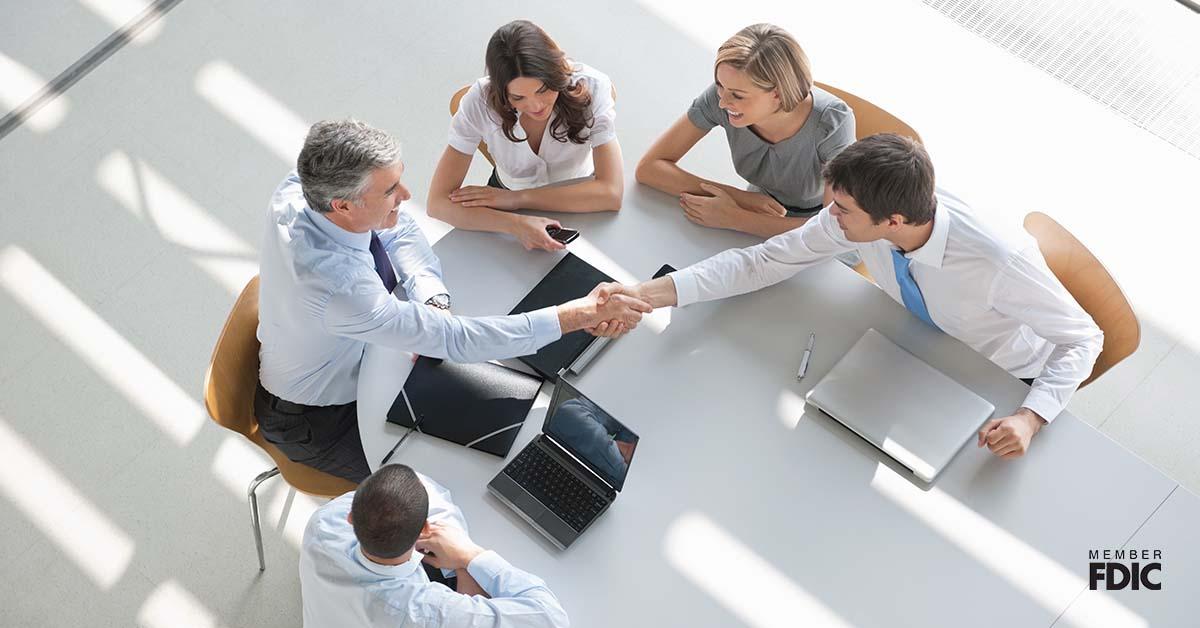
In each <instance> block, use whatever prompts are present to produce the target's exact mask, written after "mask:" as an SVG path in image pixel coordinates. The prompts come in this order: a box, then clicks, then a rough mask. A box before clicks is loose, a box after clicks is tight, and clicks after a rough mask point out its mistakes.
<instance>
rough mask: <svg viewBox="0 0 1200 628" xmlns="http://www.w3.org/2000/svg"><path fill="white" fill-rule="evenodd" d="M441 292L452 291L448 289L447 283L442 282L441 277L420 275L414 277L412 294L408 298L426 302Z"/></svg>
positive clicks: (447, 292) (448, 292)
mask: <svg viewBox="0 0 1200 628" xmlns="http://www.w3.org/2000/svg"><path fill="white" fill-rule="evenodd" d="M439 294H450V291H449V290H447V289H446V284H444V283H442V280H441V279H438V278H437V277H430V276H427V275H418V276H416V277H414V278H413V286H412V294H410V295H408V300H409V301H415V302H417V303H424V302H426V301H428V300H429V298H430V297H434V296H437V295H439Z"/></svg>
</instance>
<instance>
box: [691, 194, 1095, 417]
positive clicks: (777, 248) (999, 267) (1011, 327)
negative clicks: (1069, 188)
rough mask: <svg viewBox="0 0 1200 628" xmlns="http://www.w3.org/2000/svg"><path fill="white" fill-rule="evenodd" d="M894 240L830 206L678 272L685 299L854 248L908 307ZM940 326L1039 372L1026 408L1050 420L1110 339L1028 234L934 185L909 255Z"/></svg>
mask: <svg viewBox="0 0 1200 628" xmlns="http://www.w3.org/2000/svg"><path fill="white" fill-rule="evenodd" d="M895 248H896V247H895V246H894V245H893V244H892V243H891V242H888V241H887V240H877V241H875V242H867V243H856V242H850V241H849V240H847V239H846V237H845V233H844V232H843V231H842V229H841V227H839V226H838V223H837V219H836V218H835V217H834V216H833V215H832V214H830V212H829V209H828V208H825V209H823V210H821V212H820V213H819V214H817V216H816V217H814V218H813V219H811V220H809V221H808V222H807V223H805V224H804V225H803V226H802V227H799V228H797V229H794V230H792V231H789V232H787V233H783V234H780V235H777V236H775V237H773V238H771V239H769V240H767V241H766V242H764V243H762V244H760V245H757V246H752V247H749V248H745V249H732V250H729V251H725V252H723V253H719V254H717V255H715V256H713V257H711V258H709V259H707V260H704V261H702V262H700V263H698V264H696V265H694V266H691V267H689V268H686V269H683V270H681V271H678V272H676V273H672V275H671V277H672V279H673V280H674V281H675V288H676V291H677V293H678V297H679V305H681V306H682V305H687V304H689V303H694V302H696V301H708V300H711V299H719V298H723V297H727V296H732V295H735V294H744V293H746V292H750V291H753V290H757V289H759V288H763V287H765V286H769V285H772V284H775V283H778V282H780V281H783V280H785V279H787V278H788V277H791V276H792V275H794V274H796V273H797V272H799V271H801V270H803V269H804V268H807V267H809V266H812V265H813V264H816V263H818V262H821V261H824V260H826V259H828V258H830V257H832V256H834V255H837V254H838V253H842V252H844V251H849V250H852V249H856V250H857V251H858V252H859V255H861V256H862V259H863V262H864V263H865V264H866V266H867V269H868V270H869V271H870V272H871V277H873V278H874V279H875V281H876V282H878V284H879V287H880V288H883V290H884V291H885V292H887V293H888V295H889V296H891V297H892V298H893V299H895V300H896V301H897V302H898V303H901V304H903V303H904V301H903V297H902V296H901V294H900V285H899V284H898V283H897V281H896V277H895V273H894V264H893V261H892V250H893V249H895ZM906 257H907V258H908V259H910V260H911V261H912V264H911V265H910V267H909V268H910V271H911V272H912V275H913V278H914V279H915V280H916V283H917V286H919V287H920V290H921V294H922V296H924V298H925V305H926V307H927V308H928V310H929V315H930V317H931V318H932V319H933V322H934V324H935V325H937V327H938V328H939V329H941V330H942V331H944V332H946V333H948V334H950V335H951V336H954V337H955V338H957V339H959V340H961V341H962V342H964V343H966V344H967V345H969V346H970V347H971V348H973V349H975V350H976V351H978V352H979V353H981V354H983V355H985V356H987V357H988V358H989V359H990V360H991V361H992V362H995V363H996V364H997V365H999V366H1000V367H1002V368H1004V369H1005V370H1007V371H1008V372H1009V373H1011V374H1012V375H1014V376H1016V377H1020V378H1036V380H1035V381H1034V383H1033V386H1032V388H1031V389H1030V391H1029V394H1028V395H1027V396H1026V398H1025V402H1024V404H1022V405H1023V406H1024V407H1027V408H1029V409H1030V410H1033V411H1034V412H1036V413H1038V415H1040V416H1041V417H1042V418H1044V419H1046V420H1047V421H1052V420H1054V418H1055V417H1057V416H1058V414H1059V413H1060V412H1061V411H1062V409H1063V408H1064V407H1066V405H1067V401H1068V400H1070V398H1071V395H1072V394H1073V393H1074V392H1075V389H1077V388H1078V387H1079V384H1080V382H1082V381H1083V380H1084V379H1086V378H1087V376H1088V375H1089V374H1090V373H1091V371H1092V366H1093V365H1094V364H1095V362H1096V358H1097V356H1099V355H1100V349H1101V348H1102V345H1103V339H1104V335H1103V333H1102V332H1101V331H1100V328H1099V327H1097V326H1096V324H1095V322H1094V321H1092V317H1091V316H1089V315H1088V314H1087V312H1085V311H1084V310H1083V308H1081V307H1080V306H1079V304H1078V303H1077V302H1076V301H1075V299H1074V298H1072V297H1071V295H1070V293H1068V292H1067V291H1066V289H1065V288H1063V286H1062V284H1061V283H1059V281H1058V279H1057V278H1056V277H1055V276H1054V274H1053V273H1052V272H1050V269H1049V268H1048V267H1047V266H1046V262H1045V260H1044V259H1043V258H1042V255H1041V252H1040V251H1039V250H1038V248H1037V242H1036V241H1035V240H1034V239H1033V237H1032V236H1030V235H1029V234H1028V233H1026V232H1025V231H1024V230H1020V229H1016V228H1007V229H997V228H993V227H992V226H990V225H986V224H985V223H984V222H983V221H982V220H981V219H980V217H979V216H977V215H976V214H974V213H973V212H972V210H971V209H970V208H969V207H967V205H966V204H965V203H964V202H963V201H962V200H960V199H958V198H956V197H954V196H953V195H951V194H949V193H947V192H945V191H943V190H940V189H939V190H938V191H937V209H936V211H935V214H934V220H933V232H932V234H931V235H930V237H929V241H928V242H926V243H925V245H924V246H922V247H921V248H919V249H917V250H915V251H911V252H909V253H907V254H906Z"/></svg>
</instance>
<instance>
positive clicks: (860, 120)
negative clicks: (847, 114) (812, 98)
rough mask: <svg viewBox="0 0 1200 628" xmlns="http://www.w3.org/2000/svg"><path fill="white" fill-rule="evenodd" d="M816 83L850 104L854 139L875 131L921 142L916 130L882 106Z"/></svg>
mask: <svg viewBox="0 0 1200 628" xmlns="http://www.w3.org/2000/svg"><path fill="white" fill-rule="evenodd" d="M816 85H817V87H820V88H821V89H823V90H825V91H827V92H829V93H830V94H833V95H834V96H837V97H838V98H841V99H842V100H843V101H845V103H846V104H847V105H850V109H852V110H853V111H854V136H855V137H854V139H858V140H861V139H862V138H864V137H868V136H871V135H875V134H876V133H895V134H897V135H903V136H905V137H911V138H912V139H914V140H916V141H917V143H918V144H922V143H923V142H921V136H920V135H919V134H917V132H916V130H914V129H913V128H912V127H911V126H908V125H907V124H905V123H904V121H903V120H901V119H900V118H897V117H896V116H894V115H892V114H890V113H888V112H887V111H886V110H885V109H883V108H882V107H879V106H878V105H875V104H872V103H871V102H869V101H867V100H866V99H864V98H860V97H858V96H855V95H854V94H851V93H850V92H847V91H845V90H842V89H838V88H836V87H834V86H832V85H826V84H825V83H817V84H816Z"/></svg>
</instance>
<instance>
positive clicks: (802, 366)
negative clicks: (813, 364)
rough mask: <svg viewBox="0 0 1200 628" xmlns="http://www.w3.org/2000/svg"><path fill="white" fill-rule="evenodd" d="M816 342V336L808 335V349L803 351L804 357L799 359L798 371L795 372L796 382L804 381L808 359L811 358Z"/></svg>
mask: <svg viewBox="0 0 1200 628" xmlns="http://www.w3.org/2000/svg"><path fill="white" fill-rule="evenodd" d="M816 342H817V334H816V333H811V334H809V335H808V348H807V349H805V350H804V357H802V358H800V370H798V371H796V381H800V380H802V379H804V374H805V373H807V372H808V359H809V358H811V357H812V350H813V345H814V344H816Z"/></svg>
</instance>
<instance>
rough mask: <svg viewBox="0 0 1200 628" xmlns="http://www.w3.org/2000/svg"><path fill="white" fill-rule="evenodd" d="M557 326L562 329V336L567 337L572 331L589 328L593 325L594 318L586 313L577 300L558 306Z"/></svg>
mask: <svg viewBox="0 0 1200 628" xmlns="http://www.w3.org/2000/svg"><path fill="white" fill-rule="evenodd" d="M557 309H558V326H559V328H560V329H562V333H563V335H564V336H565V335H567V334H569V333H571V332H573V331H577V330H580V329H584V328H586V327H591V326H592V325H594V324H595V323H594V322H593V321H592V319H593V318H595V316H593V315H591V314H592V313H590V312H587V311H586V308H585V307H584V305H582V304H581V303H579V299H576V300H574V301H568V302H566V303H563V304H562V305H560V306H558V308H557Z"/></svg>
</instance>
